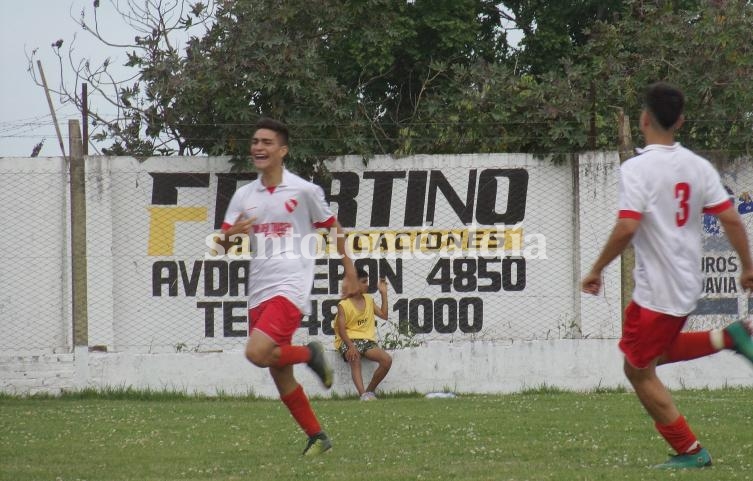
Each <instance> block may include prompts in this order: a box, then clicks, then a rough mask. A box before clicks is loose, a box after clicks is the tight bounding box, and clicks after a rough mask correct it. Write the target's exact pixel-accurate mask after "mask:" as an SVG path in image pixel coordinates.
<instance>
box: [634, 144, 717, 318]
mask: <svg viewBox="0 0 753 481" xmlns="http://www.w3.org/2000/svg"><path fill="white" fill-rule="evenodd" d="M638 154H639V155H637V156H635V157H633V158H631V159H629V160H627V161H626V162H625V163H624V164H622V165H621V166H620V198H619V209H620V214H619V215H620V217H628V218H633V219H639V220H640V225H639V227H638V230H637V231H636V233H635V236H634V237H633V246H634V247H635V269H634V270H633V277H634V278H635V290H634V291H633V300H634V301H635V302H636V303H637V304H639V305H640V306H642V307H645V308H647V309H651V310H653V311H657V312H661V313H665V314H670V315H673V316H686V315H688V314H689V313H690V312H692V311H693V309H695V306H696V304H697V302H698V299H699V298H700V296H701V292H702V290H703V274H702V272H701V250H702V241H703V213H704V212H705V213H711V214H718V213H720V212H722V211H723V210H725V209H727V208H729V207H731V206H732V202H731V201H730V200H729V195H728V194H727V191H726V190H725V189H724V186H723V185H722V182H721V178H720V177H719V173H718V172H717V171H716V169H715V168H714V166H712V165H711V163H710V162H709V161H707V160H706V159H704V158H702V157H700V156H698V155H696V154H695V153H693V152H691V151H690V150H688V149H686V148H684V147H682V146H681V145H680V144H679V143H675V144H674V145H657V144H654V145H648V146H646V148H644V149H640V150H638Z"/></svg>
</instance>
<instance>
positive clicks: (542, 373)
mask: <svg viewBox="0 0 753 481" xmlns="http://www.w3.org/2000/svg"><path fill="white" fill-rule="evenodd" d="M487 157H488V158H487ZM193 160H194V161H195V163H196V162H198V163H201V162H203V164H202V165H198V166H197V165H194V166H193V168H195V169H199V170H197V172H198V171H202V172H218V171H226V170H223V169H226V166H223V165H221V164H222V162H221V161H220V160H218V159H204V160H203V161H202V160H201V159H193ZM423 160H425V161H426V162H428V160H427V159H418V160H417V161H423ZM445 160H447V162H448V165H449V164H452V165H455V164H453V163H452V162H451V159H445ZM460 160H463V162H466V161H470V160H472V161H473V162H475V163H476V164H477V165H481V166H485V165H496V164H495V162H497V160H498V159H497V158H496V157H495V158H492V157H489V156H477V157H473V158H465V159H460ZM380 162H381V163H380ZM458 162H460V161H458ZM505 162H507V164H506V165H520V166H522V167H525V168H527V169H532V170H531V171H532V176H533V178H532V180H531V184H530V188H529V197H530V198H531V207H530V209H531V212H527V214H526V222H527V224H526V226H527V227H526V228H527V229H529V231H530V232H536V231H539V232H543V233H545V234H546V235H547V238H548V241H549V245H548V246H547V248H548V251H549V256H550V259H549V260H546V261H542V262H537V263H533V262H532V263H531V266H530V272H529V275H530V276H531V279H535V281H531V282H530V283H529V286H528V287H527V288H526V289H527V290H526V291H525V292H523V293H495V294H494V295H493V296H491V295H490V296H489V302H490V304H489V305H490V306H493V305H494V304H493V303H494V302H500V304H499V305H498V306H496V307H494V308H490V309H488V310H487V311H485V318H486V319H485V325H486V323H487V322H488V323H489V324H490V325H500V326H502V327H501V328H502V329H504V328H505V327H504V326H505V325H507V324H510V319H511V318H512V317H511V313H510V310H511V309H517V311H518V313H517V314H516V315H517V316H518V317H519V318H520V322H533V323H541V326H543V327H542V328H541V329H544V328H547V329H550V328H549V327H546V326H547V325H549V326H556V327H554V328H551V329H555V332H553V334H552V338H548V339H547V340H535V341H524V340H520V339H516V340H512V339H511V340H499V337H498V338H497V340H485V339H487V337H484V336H483V335H480V336H478V337H476V338H474V339H473V340H470V339H464V338H462V337H452V336H450V337H449V339H446V340H444V338H443V340H441V341H440V340H436V339H428V340H427V341H428V342H427V343H426V344H425V345H423V346H421V347H418V348H411V349H404V350H398V351H394V352H393V356H394V364H393V369H392V372H391V373H390V375H389V376H388V377H387V379H386V380H385V381H384V383H383V385H382V388H383V389H384V390H386V391H412V390H417V391H420V392H429V391H436V390H443V389H445V388H447V389H452V390H455V391H458V392H478V393H495V392H513V391H518V390H521V389H525V388H535V387H538V386H541V385H548V386H555V387H560V388H563V389H578V390H587V389H595V388H598V387H604V388H613V387H617V386H622V385H625V384H626V382H625V380H624V376H623V374H622V366H621V363H622V357H621V355H620V353H619V352H618V350H617V348H616V342H617V341H616V339H617V338H618V337H619V333H620V302H621V296H620V277H619V267H618V266H619V264H618V263H617V262H615V263H614V264H613V265H612V266H611V267H610V268H609V269H608V270H607V271H606V272H605V289H604V293H603V295H601V296H598V297H593V296H585V295H582V294H580V293H579V291H578V285H577V281H578V279H579V278H580V276H581V275H582V273H583V272H584V271H585V270H586V269H588V268H589V267H590V264H591V263H592V262H593V259H594V258H595V256H596V255H597V254H598V250H599V249H600V248H601V245H602V244H603V242H604V240H605V239H606V237H607V235H608V232H609V230H610V229H611V226H612V223H613V221H614V218H615V211H616V189H617V180H616V179H617V177H616V175H617V168H618V161H617V157H616V154H614V153H606V154H605V153H593V154H584V155H583V156H581V157H580V160H579V164H578V165H577V166H576V167H577V169H575V168H573V170H574V171H575V172H577V182H575V181H574V180H573V179H572V178H570V177H569V174H568V172H569V169H570V167H569V166H559V167H557V168H552V169H550V168H549V167H542V165H543V164H539V163H537V162H534V161H533V160H532V159H530V158H528V157H525V158H522V157H512V156H511V157H510V158H506V160H505ZM461 164H462V162H461ZM144 165H146V166H147V167H148V168H149V169H148V171H150V172H151V171H155V170H156V171H163V172H164V171H178V172H180V171H183V170H184V169H185V168H186V159H167V160H159V161H158V160H157V159H150V160H149V161H147V162H146V163H145V164H141V163H139V162H137V161H135V160H134V159H110V160H108V159H102V158H93V159H92V160H91V161H90V162H89V163H88V170H87V175H88V182H89V183H88V186H89V188H88V190H87V200H88V204H87V217H88V219H87V225H88V227H89V228H90V229H91V231H92V232H96V236H90V237H89V239H88V241H89V242H90V245H88V249H89V253H90V256H93V257H92V260H93V262H89V269H90V278H89V283H90V284H89V287H90V290H89V341H90V342H89V344H90V345H91V346H94V345H100V346H105V347H106V348H107V349H108V351H109V352H106V353H102V352H89V351H88V349H87V348H86V347H83V348H77V349H76V350H75V352H71V350H72V349H71V347H70V331H71V321H70V311H69V299H70V294H69V292H68V290H69V287H68V282H67V279H68V276H69V274H67V272H68V263H69V255H68V244H69V242H68V232H69V228H68V225H67V222H66V221H65V219H66V218H67V217H66V213H67V207H66V206H67V205H68V203H67V183H66V182H65V181H64V178H65V170H66V167H65V163H64V161H63V160H62V159H2V158H0V179H1V180H2V189H0V203H2V204H3V205H8V206H10V207H11V208H8V209H4V210H3V211H1V212H0V225H1V226H2V227H3V228H4V229H5V230H6V232H10V233H13V232H16V231H20V229H21V228H22V227H23V226H25V225H28V224H29V223H30V222H31V223H39V222H44V223H45V225H47V226H48V228H47V229H46V231H45V233H46V237H44V239H39V240H40V242H39V244H36V243H35V244H34V249H30V250H25V251H23V252H20V253H18V252H17V251H15V250H14V249H17V247H18V246H17V243H16V242H15V241H16V240H17V238H16V237H14V236H13V235H6V236H4V237H2V238H0V248H2V252H3V253H4V257H3V262H0V392H8V393H16V394H33V393H37V392H47V393H59V392H61V391H62V390H77V389H82V388H87V387H92V388H105V387H127V386H132V387H134V388H140V389H147V388H148V389H154V390H162V389H168V390H179V391H185V392H190V393H192V392H200V393H206V394H210V395H211V394H217V393H220V392H221V393H229V394H246V393H249V392H252V393H254V394H257V395H260V396H265V397H274V396H276V393H275V389H274V385H273V383H272V382H271V380H270V379H269V376H268V374H267V373H266V372H265V371H264V370H262V369H258V368H255V367H253V366H252V365H251V364H249V363H248V362H247V361H246V360H245V359H244V357H243V354H242V345H243V341H244V340H243V338H232V339H227V340H221V339H216V344H215V345H216V346H218V347H219V349H217V350H218V351H220V352H180V353H177V352H172V351H174V349H173V348H172V346H170V345H168V347H169V349H167V350H165V349H162V350H161V351H160V350H156V349H152V346H151V345H150V344H149V343H150V342H151V341H150V339H149V336H150V332H151V329H153V328H154V326H155V325H157V324H158V323H159V322H161V321H162V319H163V318H162V316H163V315H164V316H167V315H168V314H169V315H173V316H174V315H175V307H176V304H175V303H172V302H171V301H170V300H169V299H164V298H163V299H158V301H160V304H159V305H157V304H155V305H151V304H148V303H147V302H141V301H139V302H134V301H133V300H132V299H130V298H122V299H121V300H118V299H119V298H118V296H119V295H120V294H122V292H123V291H124V290H125V289H126V288H127V287H129V288H130V289H134V290H137V292H138V294H139V296H141V297H138V299H147V300H148V299H149V297H150V295H151V292H149V285H148V282H145V281H148V275H141V274H139V275H137V274H136V273H137V269H136V267H138V266H136V264H138V263H147V264H149V263H150V262H152V261H151V259H150V258H148V256H147V255H146V248H145V242H144V239H145V237H144V236H141V237H138V236H136V235H135V233H136V232H138V231H144V230H146V229H147V226H146V223H147V222H148V215H146V214H145V209H146V206H149V204H150V202H151V200H150V188H149V185H150V178H149V175H148V174H147V173H145V172H146V171H145V167H144ZM157 165H158V166H159V168H157ZM391 165H392V164H390V163H387V162H386V160H385V159H379V160H377V161H375V163H374V164H373V165H372V166H371V167H373V168H376V169H378V168H383V169H387V168H388V167H390V166H391ZM427 165H428V164H427ZM432 165H433V164H432ZM463 165H465V164H463ZM113 166H117V167H118V169H120V170H119V173H116V177H113V172H112V170H113V168H114V167H113ZM341 167H342V168H345V167H347V165H345V164H343V165H342V166H341ZM456 167H457V166H456ZM730 172H731V174H724V173H723V179H724V181H725V184H726V185H728V186H729V187H730V188H731V190H732V191H733V192H735V193H736V195H738V194H739V195H740V197H741V198H747V197H745V196H746V195H748V192H749V191H753V188H752V187H753V169H751V167H750V166H749V164H736V165H734V166H732V167H731V168H730ZM732 174H734V175H732ZM118 175H119V176H120V177H117V176H118ZM548 176H551V177H552V178H555V180H552V181H551V182H548V181H547V178H548ZM124 179H126V180H124ZM213 182H214V180H213ZM563 182H565V183H568V185H563V184H562V183H563ZM569 183H572V185H570V184H569ZM549 184H552V186H553V187H555V188H549V187H550V185H549ZM555 184H556V185H555ZM123 185H128V186H130V187H133V189H131V190H127V191H123V190H122V187H123ZM212 185H214V184H212ZM116 186H119V187H116ZM576 187H577V197H573V195H571V194H572V193H574V192H575V189H576ZM186 191H187V192H185V193H181V195H182V196H183V197H181V198H182V199H185V200H184V202H185V205H187V206H194V205H197V206H206V205H210V204H212V201H213V194H212V192H211V191H208V190H206V189H204V190H202V189H186ZM461 193H462V192H461ZM568 193H570V194H568ZM370 195H371V194H370V193H369V192H365V193H364V194H363V196H364V198H365V199H370ZM396 198H397V197H396ZM362 200H363V199H362ZM359 202H360V201H359ZM364 202H366V201H365V200H364ZM134 203H135V204H136V205H137V208H134ZM138 206H140V207H138ZM369 212H370V211H369V210H365V211H360V210H359V216H361V217H359V219H360V220H359V223H362V222H367V220H364V219H367V218H368V215H367V214H368V213H369ZM395 212H399V211H398V210H396V211H395ZM750 212H753V209H751V211H750ZM529 214H530V215H529ZM213 215H214V213H213V212H212V209H209V210H208V211H207V218H208V219H212V218H213ZM364 215H366V217H363V216H364ZM395 216H396V222H397V221H398V220H399V219H397V218H399V217H400V215H398V213H396V214H395ZM749 218H750V219H749ZM114 219H116V220H114ZM744 219H745V220H746V221H750V220H751V219H753V216H750V215H745V216H744ZM187 224H189V225H187V226H183V225H181V226H180V228H179V235H177V236H176V246H175V248H176V251H177V252H178V253H183V251H184V250H185V251H188V250H190V249H195V246H194V245H193V244H194V243H195V242H193V240H195V239H196V238H202V235H203V234H204V233H205V232H206V231H207V229H206V228H205V227H206V226H203V225H201V224H200V223H195V225H194V224H191V223H187ZM97 227H98V228H97ZM750 228H751V227H749V229H750ZM558 236H559V237H558ZM711 241H714V242H711ZM709 244H710V245H711V244H713V247H714V249H711V248H708V249H707V250H710V251H711V252H713V253H714V255H721V254H724V255H729V254H728V253H727V252H726V251H724V249H721V248H719V247H718V246H717V244H718V242H716V238H710V240H709ZM575 246H577V248H575ZM720 253H721V254H720ZM186 255H187V254H186ZM94 261H96V262H94ZM134 266H136V267H134ZM553 270H554V271H557V272H558V273H559V274H558V277H557V278H556V279H557V282H556V283H555V284H557V285H556V286H555V287H556V289H557V290H556V292H555V294H556V295H554V298H552V299H547V298H546V296H547V295H550V297H551V295H552V291H551V290H550V289H548V287H551V286H549V284H551V283H553V281H552V277H551V273H552V272H553ZM147 274H148V272H147ZM707 274H708V273H707ZM711 274H713V275H716V276H719V275H725V276H728V275H729V276H735V275H737V274H736V273H735V272H734V271H732V270H730V271H729V272H725V273H723V274H720V273H718V272H715V273H711ZM711 274H708V275H709V276H710V275H711ZM422 275H423V276H425V275H426V273H425V272H423V274H422ZM128 276H130V278H129V277H128ZM131 278H132V279H131ZM128 279H131V283H130V284H128V283H127V282H126V280H128ZM417 279H418V280H419V281H421V282H423V277H422V276H419V277H417ZM124 283H125V284H124ZM406 284H408V283H406ZM414 284H415V283H414V282H413V281H411V282H410V287H409V288H411V289H413V288H414V287H416V286H414ZM417 288H421V286H418V287H417ZM418 293H419V294H421V295H427V296H428V295H429V294H423V293H421V292H420V291H419V292H418ZM406 295H409V296H411V297H412V296H414V295H415V293H413V292H412V291H411V292H408V293H407V294H406ZM506 295H508V297H503V296H506ZM713 295H714V296H727V297H730V296H732V297H734V296H735V295H736V294H735V293H731V294H730V293H727V292H722V293H715V294H713ZM516 296H518V297H516ZM737 296H738V297H739V298H740V299H742V297H741V296H743V294H742V293H739V294H737ZM328 297H331V296H329V295H328ZM394 299H395V297H394V296H393V298H392V299H391V300H392V301H393V302H394ZM163 301H164V302H163ZM191 303H193V301H190V302H189V304H191ZM740 305H741V306H742V307H741V309H742V310H743V312H744V310H745V306H746V305H747V303H743V302H742V301H741V302H740ZM521 306H525V308H524V309H523V308H521ZM189 308H190V309H189V310H188V311H187V312H188V313H190V314H193V313H194V311H195V307H194V306H193V305H190V306H189ZM521 311H522V312H521ZM552 313H554V314H552ZM556 316H560V317H558V318H557V317H556ZM185 317H186V318H189V317H190V316H188V315H187V316H185ZM710 317H713V316H705V317H704V316H697V317H695V318H693V319H692V321H693V322H696V321H697V322H696V323H697V325H698V326H699V327H705V324H704V319H705V318H710ZM716 317H724V319H722V320H720V321H719V322H722V321H724V322H727V321H726V319H727V318H728V317H729V315H724V316H719V315H717V316H716ZM716 317H713V319H714V320H715V319H716ZM190 319H192V320H191V322H192V324H191V329H193V330H195V329H194V328H195V322H194V321H195V320H193V317H190ZM515 319H517V318H515ZM516 322H518V321H516ZM124 323H125V327H126V328H127V330H126V331H124V330H123V329H124V327H123V326H124ZM547 323H548V324H547ZM513 324H514V323H513ZM118 326H120V327H118ZM129 326H130V327H129ZM512 327H513V328H515V329H517V328H518V326H517V325H514V326H512ZM128 329H130V330H128ZM499 332H507V331H499ZM509 332H512V333H515V332H517V331H515V330H514V329H512V330H510V331H509ZM482 334H483V333H482ZM181 335H182V333H181ZM438 337H440V338H441V336H438ZM509 337H510V338H515V336H514V335H510V336H509ZM501 338H502V339H507V338H506V337H504V336H502V337H501ZM176 339H177V338H176ZM180 339H183V338H180ZM540 339H541V338H540ZM308 340H309V336H308V335H307V334H306V333H305V332H304V330H303V329H302V330H300V331H299V333H297V334H296V336H295V338H294V341H295V342H297V343H302V342H307V341H308ZM320 340H322V341H323V342H324V343H325V345H326V346H327V348H328V349H331V343H330V339H329V338H327V337H322V338H321V339H320ZM121 345H122V346H123V349H121V348H120V347H121ZM134 346H135V348H134ZM192 346H193V345H192V344H189V345H188V346H187V347H188V348H191V347H192ZM116 351H119V352H116ZM327 355H328V356H329V358H330V360H331V361H332V362H333V363H334V365H335V366H336V367H337V371H336V384H335V388H334V389H333V391H331V392H334V393H338V394H347V393H352V392H353V390H354V388H353V386H352V383H351V380H350V373H349V372H348V370H347V366H346V365H345V363H344V362H342V360H341V359H340V358H339V357H338V356H337V355H336V354H335V352H334V351H331V350H330V351H328V353H327ZM296 372H297V374H298V376H299V379H300V380H301V382H302V384H303V385H304V386H305V388H306V389H307V391H308V392H309V393H311V394H315V395H324V396H326V395H329V394H328V392H325V391H324V390H322V389H321V388H320V387H319V384H318V382H317V380H316V379H315V378H314V377H313V376H312V375H311V373H310V372H309V371H308V369H307V368H306V367H305V366H300V367H298V368H296ZM372 372H373V365H371V364H370V363H367V364H366V366H365V373H364V374H365V375H367V376H370V375H371V373H372ZM661 373H662V376H663V378H664V379H665V380H666V381H667V383H668V384H669V385H670V386H671V387H683V386H684V387H723V386H727V385H746V386H749V385H753V369H751V368H750V366H748V365H747V363H746V362H744V361H742V360H741V359H739V357H736V356H734V355H732V354H730V353H721V354H718V355H716V356H712V357H709V358H706V359H703V360H698V361H693V362H688V363H682V364H679V365H677V366H667V367H662V368H661Z"/></svg>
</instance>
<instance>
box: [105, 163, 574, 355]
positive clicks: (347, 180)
mask: <svg viewBox="0 0 753 481" xmlns="http://www.w3.org/2000/svg"><path fill="white" fill-rule="evenodd" d="M186 160H193V159H186ZM141 167H143V169H139V170H140V171H139V172H129V171H128V170H129V169H127V168H123V169H122V171H120V172H117V173H113V175H112V178H113V181H112V191H113V195H112V199H111V202H112V204H113V205H112V207H111V209H112V210H113V211H116V212H122V213H123V214H122V216H121V217H120V218H119V220H118V221H116V222H114V225H113V240H112V242H113V243H114V244H115V245H116V247H117V245H118V244H119V243H121V242H122V243H124V244H125V243H127V246H124V253H125V252H128V251H132V250H133V246H134V245H140V247H141V249H143V250H142V251H141V253H140V254H138V255H136V253H135V252H133V254H134V256H135V257H136V259H134V257H133V256H130V257H129V256H126V255H124V256H123V257H122V258H119V260H117V259H116V261H115V264H122V266H120V267H118V265H116V266H114V268H115V269H117V270H118V273H119V274H118V280H117V281H116V282H115V283H116V284H117V285H118V286H117V288H115V289H114V292H115V293H116V295H117V296H118V297H119V298H120V300H121V302H120V303H119V304H120V306H121V308H119V309H118V310H117V311H118V313H119V314H120V316H119V317H121V319H122V320H121V321H119V322H117V326H116V327H115V328H114V337H115V344H116V345H118V344H120V345H124V346H144V345H148V346H151V347H155V346H163V347H164V346H168V347H169V346H172V347H175V346H180V347H182V348H187V349H192V348H195V347H196V346H199V348H204V349H206V348H211V347H212V346H214V347H226V346H227V345H228V344H231V345H234V344H237V342H238V341H239V340H240V338H245V337H246V336H247V325H246V298H245V295H244V293H245V289H246V287H247V285H248V283H249V282H253V280H252V279H249V278H248V262H249V261H248V257H244V256H243V252H242V251H241V250H239V251H238V252H237V254H238V255H236V256H234V255H228V256H224V257H221V258H218V256H215V255H212V254H213V252H212V250H211V249H210V246H211V242H210V241H209V239H211V234H212V233H215V232H217V231H218V230H219V227H220V226H221V224H222V220H223V216H224V213H225V209H226V207H227V205H228V202H229V200H230V198H231V197H232V194H233V192H234V191H235V190H236V189H237V188H238V187H239V186H241V185H243V184H245V183H247V182H249V181H251V180H253V179H254V178H255V177H256V174H255V173H230V172H227V171H224V172H223V171H222V170H223V169H226V168H227V166H226V165H221V164H220V163H219V162H218V163H217V164H210V165H207V164H206V163H203V165H202V166H201V167H202V168H203V169H204V170H205V171H204V172H198V171H196V170H198V168H197V166H195V165H191V163H190V162H187V163H186V164H185V165H184V166H183V167H184V168H183V169H180V165H179V164H177V163H174V164H173V165H171V166H170V168H165V166H164V165H163V166H161V168H154V167H153V166H152V165H149V162H147V163H146V164H144V165H142V166H141ZM192 170H193V171H192ZM570 175H571V172H570V169H569V167H567V166H556V165H552V164H550V163H547V162H544V161H541V162H538V161H534V160H532V159H531V158H530V157H527V156H512V155H497V156H452V157H446V158H443V157H442V156H432V157H417V158H407V159H399V160H395V159H374V160H372V161H371V162H369V164H368V165H364V163H363V161H362V160H361V159H360V158H344V159H338V160H337V161H335V162H332V163H331V164H330V165H329V173H328V175H327V176H326V177H323V178H322V179H318V180H317V183H318V184H320V185H321V187H322V189H323V190H324V193H325V198H326V200H327V201H328V202H329V203H330V205H331V207H332V209H333V211H334V212H336V214H337V217H338V220H339V221H340V223H341V225H342V226H343V227H344V228H345V230H346V233H347V242H346V244H347V246H348V247H349V249H350V250H351V252H352V255H353V258H354V259H355V264H356V266H357V267H361V268H363V269H364V270H366V271H367V272H368V274H369V285H370V288H371V289H372V290H376V285H377V282H378V280H379V278H382V277H383V278H386V280H387V282H388V284H389V290H388V293H389V304H390V306H389V312H390V319H389V321H388V322H387V323H385V325H384V326H380V331H381V333H382V334H384V333H387V332H391V333H392V334H394V335H398V334H402V335H410V336H416V337H417V338H418V339H421V340H430V339H442V340H462V339H491V340H498V339H543V338H561V337H565V336H569V335H572V333H571V332H570V330H571V329H572V327H573V325H574V323H573V315H574V314H573V284H572V278H573V255H572V245H573V235H574V232H573V213H572V211H573V207H572V205H573V200H572V191H571V186H572V182H571V181H570ZM129 188H130V189H131V192H128V191H127V190H128V189H129ZM126 213H127V214H126ZM138 214H142V215H138ZM118 231H120V232H118ZM139 231H141V232H143V234H142V235H139V234H140V232H139ZM318 246H319V247H318V249H317V252H316V256H315V257H316V258H315V261H314V262H315V266H316V267H315V274H314V282H313V287H312V291H311V293H312V313H311V315H310V316H306V317H305V318H304V319H303V321H302V328H301V329H300V330H299V334H298V335H299V337H300V336H303V337H308V336H317V337H322V338H324V339H322V340H324V341H326V340H327V338H329V337H331V336H333V335H334V331H333V328H332V322H333V320H334V316H335V314H336V312H337V303H338V302H339V292H340V282H341V279H342V266H341V264H340V261H339V260H338V258H337V255H336V252H335V249H334V247H333V245H332V243H331V240H330V238H329V237H328V233H327V232H326V231H323V232H322V233H321V239H320V241H319V242H318ZM145 286H148V287H149V289H148V292H145V289H144V287H145ZM116 303H118V301H117V299H116ZM129 319H136V320H137V321H129Z"/></svg>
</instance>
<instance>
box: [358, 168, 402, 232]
mask: <svg viewBox="0 0 753 481" xmlns="http://www.w3.org/2000/svg"><path fill="white" fill-rule="evenodd" d="M363 178H364V179H374V196H373V198H372V199H371V223H370V225H371V226H372V227H386V226H388V225H390V210H391V208H392V186H393V184H394V180H395V179H404V178H405V171H400V170H390V171H375V172H364V173H363Z"/></svg>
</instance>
